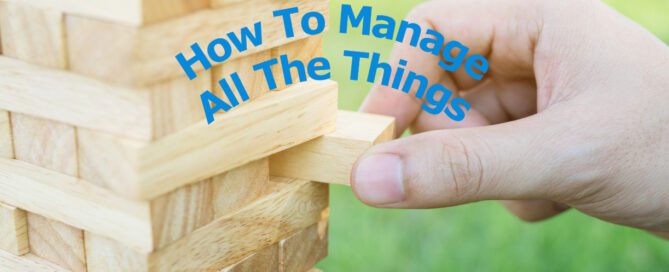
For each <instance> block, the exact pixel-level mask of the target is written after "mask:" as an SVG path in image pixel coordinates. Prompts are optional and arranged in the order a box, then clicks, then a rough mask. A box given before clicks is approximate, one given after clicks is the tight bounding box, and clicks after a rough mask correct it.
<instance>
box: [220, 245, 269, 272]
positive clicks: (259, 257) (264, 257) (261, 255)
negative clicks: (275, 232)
mask: <svg viewBox="0 0 669 272" xmlns="http://www.w3.org/2000/svg"><path fill="white" fill-rule="evenodd" d="M280 266H281V265H280V263H279V245H278V244H274V245H271V246H269V247H266V248H264V249H262V250H260V251H258V252H257V253H254V254H253V255H251V256H249V257H247V258H246V259H244V260H242V261H240V262H238V263H236V264H234V265H231V266H228V267H226V268H224V269H222V270H221V272H256V271H280V268H279V267H280Z"/></svg>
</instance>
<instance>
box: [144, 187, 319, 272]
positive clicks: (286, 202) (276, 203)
mask: <svg viewBox="0 0 669 272" xmlns="http://www.w3.org/2000/svg"><path fill="white" fill-rule="evenodd" d="M283 183H284V184H282V185H281V186H279V187H278V188H279V189H278V190H277V191H276V192H274V193H271V194H268V195H267V196H265V197H263V198H261V199H259V200H258V201H256V202H254V203H253V204H251V205H249V206H247V207H245V208H243V209H241V210H239V211H238V212H237V213H235V214H233V215H230V216H228V217H224V218H221V219H218V220H216V221H214V222H212V223H210V224H209V225H207V226H205V227H203V228H200V229H198V230H197V231H195V232H193V233H192V234H190V235H189V236H187V237H185V238H183V239H181V240H179V241H177V242H176V243H174V244H172V245H170V246H168V247H166V248H164V249H162V250H160V251H158V252H156V253H153V254H152V255H151V256H150V257H149V260H151V263H150V264H149V269H150V270H158V271H164V270H170V269H172V270H194V269H199V270H203V269H212V268H215V269H221V268H223V267H227V266H229V265H232V264H235V263H237V262H239V261H240V260H242V259H243V258H245V257H246V256H249V255H250V254H252V253H253V252H256V251H258V250H260V249H263V248H265V247H267V246H270V245H272V244H275V243H277V242H279V241H280V240H281V239H282V238H283V237H286V236H287V235H288V234H290V233H293V232H295V231H297V230H300V229H303V228H306V227H308V226H311V225H312V224H314V223H316V222H319V220H320V219H321V213H322V211H323V210H324V209H325V208H326V207H327V205H328V187H327V185H325V184H318V183H314V182H308V181H301V180H294V181H283Z"/></svg>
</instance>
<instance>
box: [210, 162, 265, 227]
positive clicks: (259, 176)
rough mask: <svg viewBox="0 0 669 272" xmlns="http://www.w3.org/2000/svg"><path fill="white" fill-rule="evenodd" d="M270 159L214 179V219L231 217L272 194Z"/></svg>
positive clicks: (252, 163) (249, 164)
mask: <svg viewBox="0 0 669 272" xmlns="http://www.w3.org/2000/svg"><path fill="white" fill-rule="evenodd" d="M269 185H270V184H269V159H267V158H263V159H260V160H257V161H254V162H250V163H248V164H246V165H244V166H240V167H237V168H235V169H233V170H230V171H228V172H226V173H224V174H221V175H218V176H216V177H214V178H212V186H213V201H214V202H213V207H214V217H215V218H221V217H224V216H227V215H231V214H233V213H234V212H236V211H237V210H239V209H240V208H242V207H244V206H246V205H248V204H249V203H252V202H253V201H255V200H257V199H258V198H260V197H262V196H264V195H266V194H267V193H269V192H270V189H271V188H269Z"/></svg>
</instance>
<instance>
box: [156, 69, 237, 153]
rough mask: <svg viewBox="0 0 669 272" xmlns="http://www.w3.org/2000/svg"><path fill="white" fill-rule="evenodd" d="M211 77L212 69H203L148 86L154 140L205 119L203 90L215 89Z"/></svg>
mask: <svg viewBox="0 0 669 272" xmlns="http://www.w3.org/2000/svg"><path fill="white" fill-rule="evenodd" d="M242 59H243V58H242ZM211 80H212V77H211V72H210V71H202V72H199V73H198V77H197V78H195V79H193V80H189V79H188V78H187V77H176V78H174V79H171V80H168V81H166V82H163V83H159V84H156V85H153V86H151V87H149V88H148V89H149V92H150V97H151V115H152V118H151V121H152V122H151V123H152V125H153V139H154V140H155V139H158V138H161V137H163V136H167V135H170V134H172V133H174V132H177V131H179V130H181V129H185V128H187V127H189V126H191V125H193V124H195V123H197V122H198V121H202V120H205V117H204V110H203V109H202V102H201V101H200V94H201V93H202V92H204V91H205V90H211V89H212V88H211V87H212V84H211ZM240 101H241V100H240Z"/></svg>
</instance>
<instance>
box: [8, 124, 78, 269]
mask: <svg viewBox="0 0 669 272" xmlns="http://www.w3.org/2000/svg"><path fill="white" fill-rule="evenodd" d="M11 116H12V132H13V134H14V150H15V152H16V159H18V160H21V161H25V162H28V163H30V164H33V165H36V166H40V167H44V168H47V169H50V170H53V171H58V172H60V173H63V174H65V175H70V176H77V173H78V169H77V147H76V136H75V134H76V133H75V129H74V127H72V126H68V125H65V124H62V123H58V122H55V121H49V120H44V119H40V118H35V117H31V116H27V115H23V114H12V115H11ZM28 232H29V235H28V236H29V237H30V239H29V240H30V248H31V252H32V253H33V254H35V255H37V256H39V257H42V258H44V259H46V260H48V261H51V262H53V263H56V264H58V265H61V266H63V267H65V268H67V269H69V270H72V271H85V270H86V265H85V258H84V240H83V232H82V231H81V230H79V229H76V228H73V227H71V226H68V225H66V224H64V223H61V222H58V221H54V220H51V219H47V218H44V217H42V216H40V215H37V214H32V213H29V214H28Z"/></svg>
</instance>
